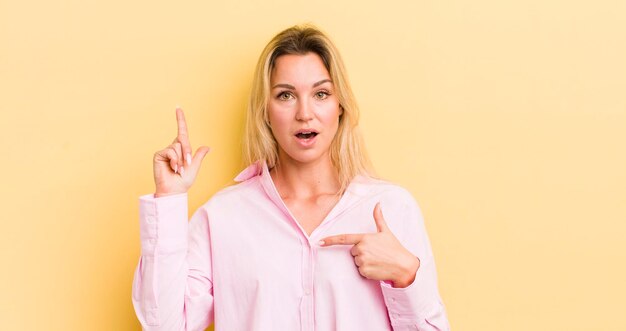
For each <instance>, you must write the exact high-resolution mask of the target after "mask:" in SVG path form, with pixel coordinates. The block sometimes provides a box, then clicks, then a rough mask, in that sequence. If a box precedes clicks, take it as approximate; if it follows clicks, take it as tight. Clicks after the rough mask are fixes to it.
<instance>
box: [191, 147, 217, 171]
mask: <svg viewBox="0 0 626 331" xmlns="http://www.w3.org/2000/svg"><path fill="white" fill-rule="evenodd" d="M210 150H211V148H209V147H206V146H200V147H199V148H198V149H197V150H196V154H194V156H193V161H192V162H191V166H190V167H188V168H187V169H188V170H189V171H191V172H192V174H193V176H194V177H195V176H196V175H197V174H198V171H199V170H200V166H201V165H202V160H204V157H205V156H206V155H207V153H209V151H210Z"/></svg>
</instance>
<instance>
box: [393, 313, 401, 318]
mask: <svg viewBox="0 0 626 331" xmlns="http://www.w3.org/2000/svg"><path fill="white" fill-rule="evenodd" d="M392 316H393V318H398V317H400V315H398V314H395V313H394V314H393V315H392Z"/></svg>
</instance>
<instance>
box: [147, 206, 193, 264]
mask: <svg viewBox="0 0 626 331" xmlns="http://www.w3.org/2000/svg"><path fill="white" fill-rule="evenodd" d="M187 227H188V213H187V193H180V194H174V195H168V196H164V197H159V198H155V197H154V194H146V195H142V196H140V197H139V234H140V238H141V255H143V256H154V255H155V254H157V252H158V254H171V253H176V252H179V251H180V250H186V249H187Z"/></svg>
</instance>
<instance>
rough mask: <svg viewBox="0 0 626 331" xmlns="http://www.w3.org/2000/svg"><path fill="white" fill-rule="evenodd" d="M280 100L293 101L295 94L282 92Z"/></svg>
mask: <svg viewBox="0 0 626 331" xmlns="http://www.w3.org/2000/svg"><path fill="white" fill-rule="evenodd" d="M278 99H280V100H285V101H286V100H289V99H293V94H291V92H286V91H285V92H281V93H280V94H279V95H278Z"/></svg>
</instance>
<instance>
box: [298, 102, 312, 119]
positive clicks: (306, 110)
mask: <svg viewBox="0 0 626 331" xmlns="http://www.w3.org/2000/svg"><path fill="white" fill-rule="evenodd" d="M312 119H313V108H312V107H311V105H310V104H309V101H308V100H306V99H300V100H299V102H298V109H297V110H296V120H298V121H303V122H307V121H310V120H312Z"/></svg>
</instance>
